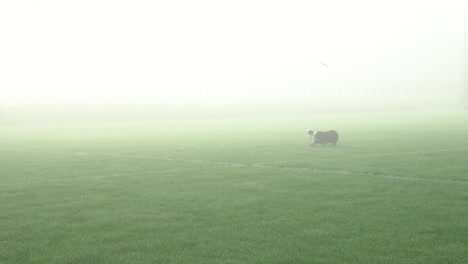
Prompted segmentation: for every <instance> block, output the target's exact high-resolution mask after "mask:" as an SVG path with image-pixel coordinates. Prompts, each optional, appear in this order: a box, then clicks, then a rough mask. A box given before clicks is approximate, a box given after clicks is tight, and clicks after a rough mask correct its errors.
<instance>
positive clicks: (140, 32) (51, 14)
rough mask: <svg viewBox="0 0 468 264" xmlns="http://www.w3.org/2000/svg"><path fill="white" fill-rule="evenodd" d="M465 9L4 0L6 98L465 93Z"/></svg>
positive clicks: (258, 0) (421, 4) (458, 2)
mask: <svg viewBox="0 0 468 264" xmlns="http://www.w3.org/2000/svg"><path fill="white" fill-rule="evenodd" d="M463 11H464V3H463V0H448V1H447V0H446V1H442V0H437V1H435V0H425V1H422V0H394V1H370V0H366V1H364V0H356V1H353V0H348V1H345V0H326V1H325V0H321V1H310V0H309V1H306V0H303V1H271V0H270V1H264V0H248V1H247V0H245V1H244V0H241V1H215V0H212V1H207V0H200V1H189V0H178V1H108V0H93V1H91V0H81V1H58V0H44V1H32V0H31V1H22V0H7V1H2V2H0V74H1V78H0V104H28V103H33V104H50V103H52V104H66V103H91V104H93V103H169V104H175V103H177V104H184V103H200V104H210V103H291V102H292V103H294V102H300V103H319V102H320V103H327V102H335V103H336V102H339V103H350V104H353V103H360V104H366V103H412V102H414V103H424V104H436V105H437V104H441V105H442V104H461V102H462V95H463V74H464V65H463V64H464V61H463V59H464V53H463V52H464V12H463ZM324 64H325V65H327V66H325V65H324Z"/></svg>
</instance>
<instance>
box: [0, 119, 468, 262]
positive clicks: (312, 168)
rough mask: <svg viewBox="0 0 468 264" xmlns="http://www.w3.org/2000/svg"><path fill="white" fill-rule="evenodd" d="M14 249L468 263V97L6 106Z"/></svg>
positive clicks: (87, 256) (5, 194) (4, 189)
mask: <svg viewBox="0 0 468 264" xmlns="http://www.w3.org/2000/svg"><path fill="white" fill-rule="evenodd" d="M308 128H311V129H319V130H327V129H335V130H337V131H338V132H339V133H340V141H339V143H338V144H337V146H317V147H314V148H311V147H309V145H308V144H309V141H308V138H307V136H306V134H305V130H306V129H308ZM0 263H2V264H10V263H22V264H26V263H31V264H32V263H34V264H37V263H48V264H52V263H57V264H58V263H60V264H63V263H77V264H78V263H79V264H84V263H100V264H101V263H112V264H116V263H165V264H170V263H191V264H192V263H207V264H208V263H213V264H221V263H243V264H245V263H265V264H267V263H268V264H271V263H278V264H286V263H291V264H293V263H294V264H306V263H337V264H338V263H359V264H362V263H372V264H375V263H412V264H414V263H421V264H423V263H424V264H428V263H437V264H441V263H460V264H461V263H468V113H467V112H466V111H465V112H463V111H458V112H454V111H450V112H449V111H447V112H431V113H427V112H412V113H389V112H377V113H372V114H371V113H328V114H324V113H322V114H319V113H317V114H309V115H302V116H297V115H281V116H269V115H259V116H258V117H257V116H246V115H244V116H239V117H235V116H230V117H229V118H221V117H215V118H213V117H212V118H199V119H195V118H193V117H191V118H187V119H184V118H174V119H161V120H152V121H148V122H143V121H138V122H118V121H115V122H90V123H85V122H70V123H66V122H65V123H54V122H48V123H47V122H44V123H36V124H29V123H21V122H18V123H15V122H4V123H3V124H1V126H0Z"/></svg>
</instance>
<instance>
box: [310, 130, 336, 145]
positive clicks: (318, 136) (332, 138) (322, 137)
mask: <svg viewBox="0 0 468 264" xmlns="http://www.w3.org/2000/svg"><path fill="white" fill-rule="evenodd" d="M306 132H307V135H309V138H310V139H311V140H313V141H312V144H310V146H315V145H317V144H328V143H330V144H333V145H336V142H338V138H339V137H340V136H339V135H338V132H336V131H335V130H329V131H316V130H310V129H309V130H306Z"/></svg>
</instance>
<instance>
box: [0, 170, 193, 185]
mask: <svg viewBox="0 0 468 264" xmlns="http://www.w3.org/2000/svg"><path fill="white" fill-rule="evenodd" d="M180 171H186V170H180V169H179V170H176V169H169V170H159V171H157V170H152V171H149V170H145V171H135V172H127V173H111V174H97V175H85V176H77V177H68V178H58V179H50V180H29V181H17V182H11V183H0V187H10V186H21V185H31V184H37V183H39V184H41V183H54V182H67V181H79V180H100V179H107V178H118V177H128V176H132V175H138V174H148V173H153V174H161V173H174V172H180Z"/></svg>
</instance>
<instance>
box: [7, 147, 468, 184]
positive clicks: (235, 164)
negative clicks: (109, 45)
mask: <svg viewBox="0 0 468 264" xmlns="http://www.w3.org/2000/svg"><path fill="white" fill-rule="evenodd" d="M457 150H458V149H457ZM3 151H5V150H3ZM10 151H17V152H40V153H50V154H67V155H101V156H111V157H124V158H132V159H153V160H165V161H177V162H190V163H196V164H210V165H222V166H230V167H252V168H267V169H282V170H294V171H307V172H313V173H334V174H342V175H364V176H372V177H380V178H386V179H395V180H414V181H427V182H437V183H452V184H453V183H454V184H467V183H468V181H464V180H456V179H434V178H427V177H411V176H403V175H397V174H391V173H378V172H361V171H351V170H342V169H323V168H309V167H291V166H275V165H268V164H271V163H250V164H249V163H238V162H224V161H213V160H205V159H186V158H174V157H168V156H153V155H133V154H123V153H86V152H66V151H47V150H24V149H22V150H10ZM412 153H415V152H412ZM0 186H1V185H0Z"/></svg>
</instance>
